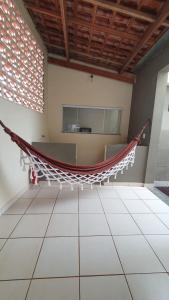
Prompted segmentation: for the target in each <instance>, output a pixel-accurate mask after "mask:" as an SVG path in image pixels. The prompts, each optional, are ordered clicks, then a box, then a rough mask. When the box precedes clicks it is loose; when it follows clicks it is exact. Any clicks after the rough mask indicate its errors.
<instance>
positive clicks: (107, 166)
mask: <svg viewBox="0 0 169 300" xmlns="http://www.w3.org/2000/svg"><path fill="white" fill-rule="evenodd" d="M0 125H1V126H2V127H3V129H4V131H5V132H6V133H7V134H8V135H9V136H10V137H11V140H12V141H13V142H15V143H16V144H17V145H18V146H19V147H20V149H21V162H22V163H23V167H24V169H25V167H26V166H29V169H30V179H31V181H32V182H33V183H34V184H37V183H38V180H39V179H41V178H44V177H45V179H46V180H47V181H48V184H49V185H50V183H51V181H57V182H58V183H60V188H62V183H69V184H70V185H71V189H73V186H74V184H80V185H81V188H82V189H83V184H90V185H91V187H92V184H94V183H100V184H101V183H102V182H104V181H105V180H106V179H107V181H108V182H109V178H110V177H111V176H114V178H115V179H116V177H117V174H118V173H119V172H121V173H122V174H123V171H124V169H126V170H127V169H128V167H129V166H133V164H134V161H135V151H136V147H137V145H138V143H139V142H140V139H141V137H142V135H143V133H144V131H145V129H146V128H147V127H148V125H149V120H148V121H147V122H146V123H145V125H144V126H143V128H142V130H141V131H140V133H139V134H138V135H137V136H136V137H135V138H134V139H133V140H132V141H131V142H130V143H129V144H128V145H127V146H125V147H124V148H123V149H122V150H120V151H119V153H117V154H115V155H114V156H113V157H111V158H109V159H107V160H104V161H102V162H100V163H97V164H95V165H78V166H76V165H71V164H67V163H64V162H61V161H58V160H54V159H52V158H50V157H48V156H46V155H44V154H42V153H41V152H39V151H38V150H36V149H35V148H34V147H32V146H31V145H30V144H29V143H27V142H26V141H25V140H23V139H22V138H21V137H20V136H18V135H17V134H15V133H14V132H12V131H11V130H10V129H9V128H7V127H6V126H5V125H4V124H3V122H2V121H0Z"/></svg>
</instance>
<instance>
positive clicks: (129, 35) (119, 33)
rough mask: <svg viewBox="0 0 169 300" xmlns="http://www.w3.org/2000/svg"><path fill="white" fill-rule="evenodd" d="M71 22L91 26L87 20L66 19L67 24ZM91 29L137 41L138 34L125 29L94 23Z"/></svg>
mask: <svg viewBox="0 0 169 300" xmlns="http://www.w3.org/2000/svg"><path fill="white" fill-rule="evenodd" d="M72 24H76V25H78V26H83V27H86V28H89V29H90V26H91V25H90V23H89V22H87V21H84V20H81V19H79V18H69V19H68V25H72ZM93 30H94V31H97V32H104V33H108V34H110V35H112V36H115V37H117V38H118V39H121V38H125V39H131V40H133V41H136V42H138V41H139V36H137V35H136V34H134V33H128V32H126V31H119V30H116V29H112V28H109V27H106V26H103V25H98V24H94V25H93Z"/></svg>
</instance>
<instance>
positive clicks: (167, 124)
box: [155, 82, 169, 182]
mask: <svg viewBox="0 0 169 300" xmlns="http://www.w3.org/2000/svg"><path fill="white" fill-rule="evenodd" d="M164 88H165V94H164V95H165V96H164V103H163V106H162V108H163V111H162V121H161V132H160V136H159V145H158V156H157V168H156V178H155V179H156V180H157V181H165V182H169V111H168V107H169V87H168V86H166V82H165V87H164ZM161 102H162V101H161ZM161 105H162V103H161Z"/></svg>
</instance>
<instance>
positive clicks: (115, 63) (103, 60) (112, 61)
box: [46, 43, 122, 67]
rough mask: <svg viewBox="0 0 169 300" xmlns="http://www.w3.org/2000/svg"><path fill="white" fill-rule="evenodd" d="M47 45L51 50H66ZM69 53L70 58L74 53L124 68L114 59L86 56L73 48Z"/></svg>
mask: <svg viewBox="0 0 169 300" xmlns="http://www.w3.org/2000/svg"><path fill="white" fill-rule="evenodd" d="M46 45H47V47H48V48H49V49H50V47H51V48H56V49H58V50H64V48H63V47H59V46H54V45H53V44H50V43H46ZM69 53H70V56H71V54H72V53H74V54H77V55H81V56H83V57H87V58H90V59H92V58H94V59H98V60H99V61H101V62H103V63H105V64H106V63H111V64H112V65H114V66H118V67H119V66H122V62H118V61H115V60H112V59H108V58H107V59H105V58H102V57H101V56H96V55H91V54H85V53H82V52H80V51H77V50H74V49H71V47H70V50H69ZM105 67H106V65H105Z"/></svg>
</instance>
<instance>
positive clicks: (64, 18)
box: [55, 0, 69, 60]
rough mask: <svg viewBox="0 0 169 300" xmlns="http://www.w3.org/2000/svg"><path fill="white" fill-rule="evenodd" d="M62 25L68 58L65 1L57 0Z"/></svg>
mask: <svg viewBox="0 0 169 300" xmlns="http://www.w3.org/2000/svg"><path fill="white" fill-rule="evenodd" d="M55 1H57V0H55ZM59 4H60V10H61V17H62V25H63V34H64V43H65V52H66V58H67V60H69V46H68V32H67V17H66V2H65V0H59Z"/></svg>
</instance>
